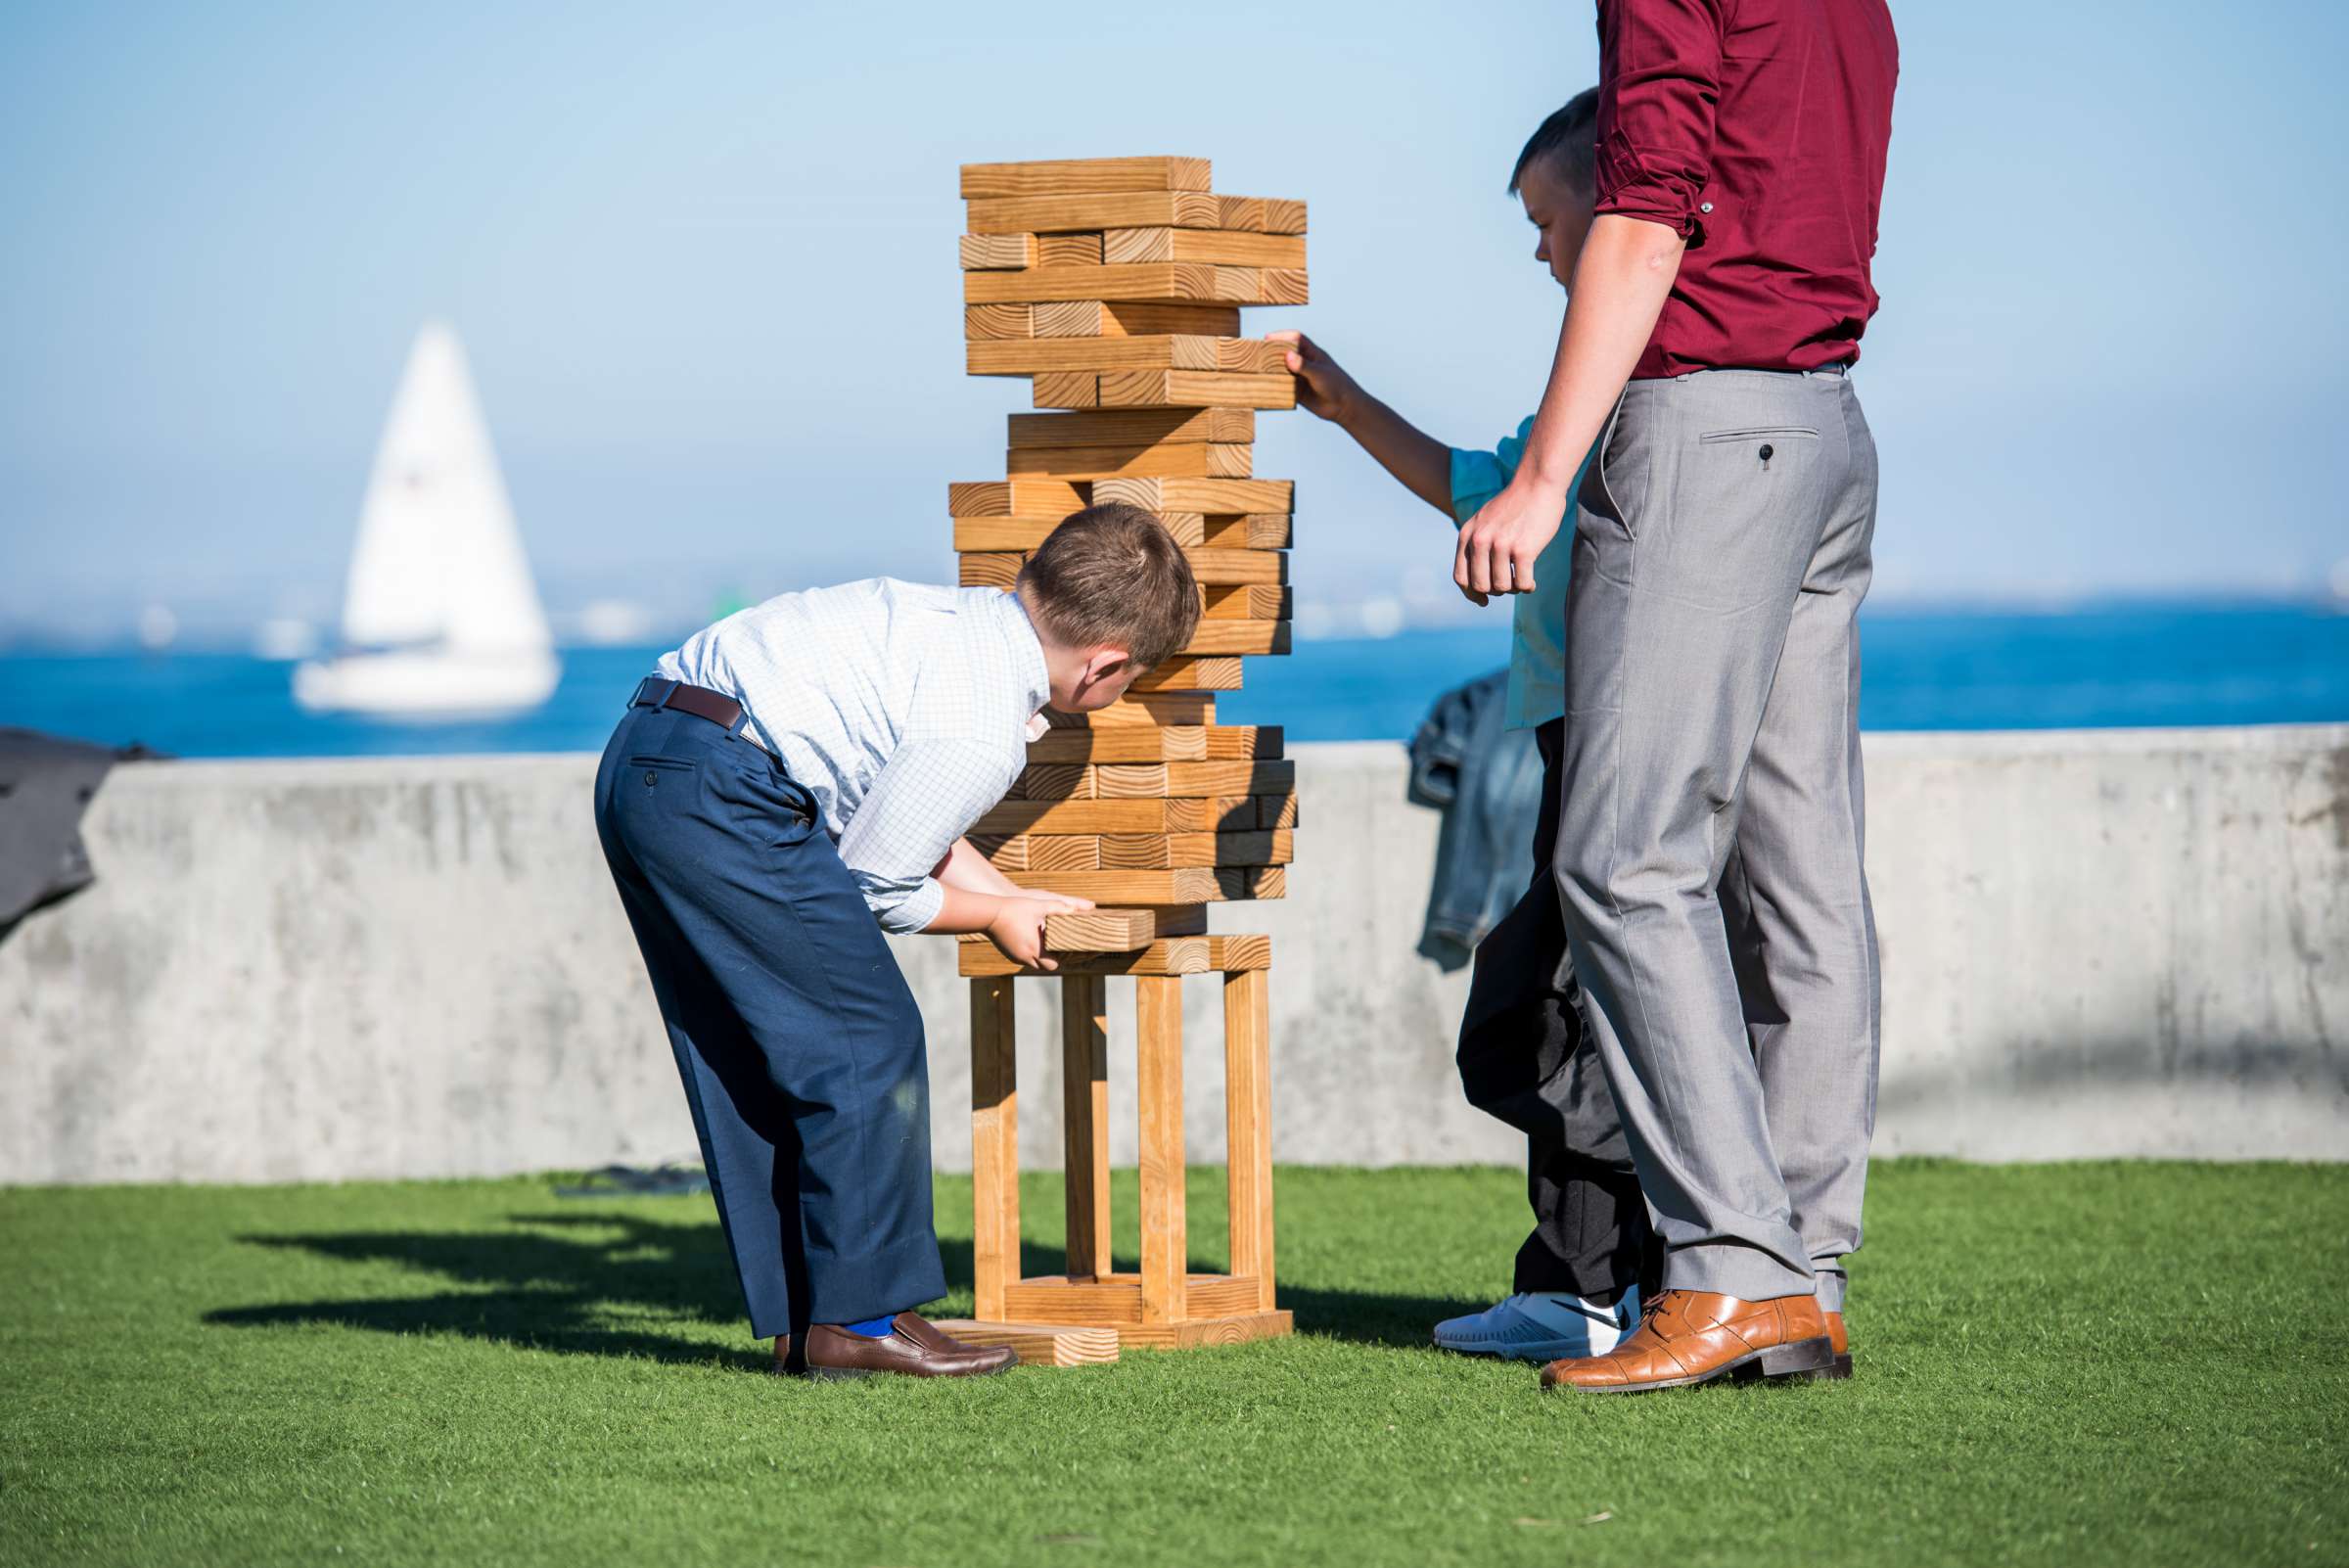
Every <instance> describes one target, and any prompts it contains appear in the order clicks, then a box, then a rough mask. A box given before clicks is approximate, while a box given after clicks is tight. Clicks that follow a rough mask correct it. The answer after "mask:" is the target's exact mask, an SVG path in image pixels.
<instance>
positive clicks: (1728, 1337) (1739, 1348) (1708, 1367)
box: [1542, 1290, 1835, 1394]
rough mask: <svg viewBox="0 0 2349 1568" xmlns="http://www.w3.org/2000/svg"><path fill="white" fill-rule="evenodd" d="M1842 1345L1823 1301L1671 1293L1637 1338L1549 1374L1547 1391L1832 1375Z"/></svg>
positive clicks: (1547, 1369)
mask: <svg viewBox="0 0 2349 1568" xmlns="http://www.w3.org/2000/svg"><path fill="white" fill-rule="evenodd" d="M1834 1362H1835V1348H1834V1344H1833V1342H1832V1341H1831V1340H1829V1339H1828V1337H1827V1325H1826V1321H1825V1319H1824V1318H1823V1317H1822V1316H1821V1315H1820V1314H1819V1298H1818V1297H1817V1296H1776V1297H1773V1298H1772V1299H1771V1300H1769V1301H1740V1300H1738V1299H1737V1298H1736V1297H1734V1296H1719V1295H1714V1294H1712V1293H1711V1292H1708V1291H1699V1290H1667V1291H1664V1292H1663V1293H1662V1294H1660V1295H1658V1296H1657V1297H1656V1299H1655V1301H1654V1303H1653V1304H1652V1305H1651V1306H1649V1308H1648V1310H1647V1314H1646V1315H1645V1317H1643V1318H1642V1319H1641V1321H1640V1324H1639V1327H1638V1329H1637V1330H1636V1331H1635V1332H1634V1333H1633V1335H1632V1337H1631V1338H1629V1339H1627V1340H1625V1341H1624V1342H1623V1343H1622V1344H1620V1345H1618V1346H1616V1347H1615V1349H1614V1350H1612V1351H1610V1352H1608V1353H1607V1354H1606V1355H1604V1356H1579V1357H1573V1358H1570V1359H1568V1360H1558V1361H1552V1362H1550V1363H1549V1364H1548V1365H1547V1366H1544V1367H1543V1368H1542V1386H1543V1388H1578V1389H1583V1390H1585V1391H1587V1392H1589V1393H1592V1394H1639V1393H1644V1392H1646V1391H1647V1390H1649V1389H1657V1388H1685V1387H1687V1386H1688V1385H1689V1384H1691V1383H1709V1382H1711V1381H1712V1380H1713V1379H1715V1378H1717V1377H1734V1378H1737V1379H1738V1380H1740V1381H1745V1380H1749V1379H1754V1378H1765V1377H1796V1376H1802V1375H1805V1374H1812V1375H1816V1374H1817V1373H1819V1372H1820V1371H1822V1370H1825V1369H1828V1368H1831V1367H1832V1366H1833V1365H1834Z"/></svg>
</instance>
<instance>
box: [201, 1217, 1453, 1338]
mask: <svg viewBox="0 0 2349 1568" xmlns="http://www.w3.org/2000/svg"><path fill="white" fill-rule="evenodd" d="M511 1219H512V1223H513V1225H514V1226H515V1227H516V1228H513V1229H506V1230H459V1231H415V1230H349V1231H335V1232H320V1233H310V1234H291V1235H248V1236H241V1237H239V1238H238V1240H240V1241H241V1242H243V1243H245V1244H246V1245H248V1246H254V1247H266V1248H271V1249H276V1250H283V1251H298V1252H303V1253H308V1254H310V1255H312V1256H314V1257H321V1258H331V1259H335V1260H337V1261H340V1262H344V1263H350V1264H392V1265H396V1266H398V1267H400V1268H406V1269H410V1270H414V1271H416V1272H419V1273H424V1274H430V1275H433V1276H435V1279H436V1283H437V1284H438V1287H439V1288H438V1289H435V1290H432V1291H429V1292H427V1293H424V1294H419V1295H407V1296H360V1297H352V1298H348V1299H342V1300H331V1301H307V1302H286V1303H278V1304H271V1305H266V1306H254V1307H231V1308H222V1309H219V1310H217V1311H214V1312H210V1313H207V1314H205V1316H204V1321H206V1322H207V1323H216V1324H222V1325H226V1326H229V1327H238V1328H252V1327H265V1326H271V1325H277V1324H286V1323H331V1324H337V1325H341V1326H344V1327H348V1328H360V1329H367V1330H370V1331H372V1332H376V1333H385V1334H461V1335H464V1336H466V1337H468V1338H472V1339H481V1340H488V1341H492V1342H494V1343H497V1344H503V1345H515V1346H524V1347H528V1348H530V1349H534V1350H545V1351H554V1352H557V1353H559V1354H564V1355H576V1356H614V1357H637V1358H642V1359H646V1360H657V1361H665V1362H672V1363H679V1364H687V1363H689V1364H693V1365H702V1366H706V1365H711V1364H719V1365H727V1366H736V1367H740V1368H744V1369H747V1370H764V1369H765V1368H766V1367H767V1366H768V1365H769V1364H770V1358H769V1355H768V1354H767V1353H765V1352H764V1351H749V1350H732V1349H725V1348H721V1347H717V1346H714V1345H712V1344H711V1343H710V1342H708V1341H707V1340H703V1339H690V1338H682V1337H677V1336H672V1335H668V1334H664V1333H662V1332H660V1331H659V1329H658V1328H657V1327H654V1326H650V1325H647V1326H630V1325H627V1324H625V1323H616V1322H615V1321H614V1320H613V1319H614V1317H615V1315H616V1314H617V1315H620V1316H622V1317H624V1316H625V1315H627V1314H629V1313H630V1312H631V1311H638V1312H644V1311H649V1312H651V1313H653V1314H659V1315H662V1316H668V1317H680V1318H688V1319H691V1320H693V1321H696V1322H702V1323H719V1324H739V1323H741V1322H742V1320H743V1304H742V1291H741V1287H740V1285H739V1284H738V1283H737V1281H736V1279H735V1276H734V1268H733V1264H732V1261H731V1260H730V1259H729V1258H728V1256H727V1254H726V1250H725V1246H724V1244H723V1242H722V1240H721V1239H720V1235H719V1231H718V1228H717V1225H716V1222H715V1221H714V1220H710V1221H675V1220H665V1219H657V1218H653V1217H650V1216H645V1215H631V1214H625V1213H613V1212H609V1211H607V1212H603V1213H594V1214H587V1213H576V1212H574V1213H562V1214H526V1215H515V1216H513V1217H511ZM939 1253H940V1257H941V1261H942V1262H943V1263H944V1266H945V1271H946V1282H947V1285H948V1288H949V1289H957V1290H967V1289H968V1288H969V1287H970V1283H971V1244H970V1242H968V1241H965V1240H961V1239H958V1238H947V1239H942V1240H941V1241H940V1243H939ZM1020 1263H1021V1271H1022V1272H1023V1273H1025V1274H1029V1275H1036V1274H1053V1273H1058V1272H1060V1271H1061V1270H1062V1269H1064V1268H1067V1266H1068V1265H1067V1256H1066V1254H1065V1253H1064V1252H1063V1251H1062V1250H1061V1249H1059V1248H1057V1247H1052V1246H1047V1245H1039V1244H1037V1243H1036V1242H1033V1241H1029V1242H1023V1243H1022V1244H1021V1247H1020ZM1123 1267H1125V1268H1133V1267H1134V1265H1133V1263H1132V1262H1131V1261H1130V1260H1128V1261H1126V1262H1125V1263H1124V1265H1123ZM1210 1267H1211V1266H1209V1265H1208V1264H1206V1263H1205V1262H1203V1261H1201V1260H1196V1259H1194V1260H1193V1262H1192V1268H1195V1269H1199V1270H1201V1271H1207V1270H1208V1269H1209V1268H1210ZM1280 1297H1281V1305H1282V1306H1284V1307H1288V1308H1290V1309H1291V1310H1293V1311H1294V1312H1295V1313H1296V1314H1297V1326H1298V1328H1299V1329H1300V1330H1301V1331H1303V1332H1306V1333H1312V1334H1322V1335H1327V1336H1329V1337H1331V1338H1336V1339H1347V1340H1354V1341H1357V1342H1359V1343H1361V1344H1368V1345H1388V1346H1407V1347H1414V1348H1416V1347H1424V1346H1425V1345H1426V1344H1427V1342H1428V1329H1429V1327H1430V1326H1431V1325H1432V1324H1434V1323H1435V1322H1436V1320H1437V1319H1439V1318H1442V1317H1449V1316H1451V1315H1452V1314H1456V1313H1462V1312H1474V1311H1476V1310H1477V1309H1478V1308H1479V1307H1480V1306H1484V1305H1488V1304H1485V1303H1476V1302H1467V1301H1461V1300H1455V1299H1450V1298H1443V1297H1433V1296H1429V1297H1418V1296H1408V1297H1406V1296H1382V1295H1370V1294H1364V1293H1360V1292H1355V1291H1343V1290H1313V1289H1306V1288H1304V1287H1301V1286H1296V1285H1289V1286H1284V1287H1283V1288H1282V1290H1281V1292H1280Z"/></svg>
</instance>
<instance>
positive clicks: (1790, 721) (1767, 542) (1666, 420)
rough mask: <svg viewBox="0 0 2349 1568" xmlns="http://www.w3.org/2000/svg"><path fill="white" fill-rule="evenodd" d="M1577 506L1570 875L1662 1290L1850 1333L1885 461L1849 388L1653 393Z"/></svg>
mask: <svg viewBox="0 0 2349 1568" xmlns="http://www.w3.org/2000/svg"><path fill="white" fill-rule="evenodd" d="M1579 503H1580V504H1579V505H1578V507H1577V509H1576V516H1575V539H1574V585H1573V588H1572V590H1571V593H1570V603H1569V610H1568V614H1567V652H1566V689H1567V721H1566V733H1565V741H1566V749H1565V757H1564V761H1563V766H1562V768H1561V772H1562V775H1563V776H1562V779H1561V802H1560V821H1559V832H1558V839H1557V853H1556V859H1555V869H1556V872H1557V880H1558V890H1559V894H1560V897H1561V900H1562V902H1563V906H1564V911H1565V917H1566V928H1567V933H1568V937H1569V941H1570V943H1571V946H1572V952H1573V959H1574V968H1575V972H1576V974H1577V975H1578V976H1579V977H1580V979H1581V981H1582V983H1583V987H1584V990H1585V993H1586V996H1587V1003H1586V1006H1587V1010H1588V1017H1589V1024H1590V1030H1591V1038H1592V1041H1593V1043H1594V1044H1595V1046H1596V1048H1597V1050H1598V1052H1599V1059H1600V1061H1601V1062H1602V1063H1603V1064H1604V1066H1605V1068H1606V1076H1607V1082H1608V1084H1609V1086H1610V1087H1611V1088H1612V1090H1613V1091H1614V1095H1615V1099H1616V1102H1617V1104H1618V1106H1619V1107H1620V1108H1621V1111H1622V1115H1623V1120H1624V1128H1625V1132H1626V1134H1627V1136H1628V1138H1629V1141H1630V1144H1631V1151H1632V1158H1633V1160H1634V1163H1635V1165H1636V1166H1637V1168H1638V1172H1639V1179H1640V1185H1641V1188H1642V1190H1643V1191H1644V1193H1645V1194H1646V1198H1647V1203H1648V1208H1649V1212H1650V1217H1651V1221H1652V1223H1653V1225H1654V1227H1655V1230H1656V1234H1657V1237H1658V1239H1659V1240H1660V1242H1661V1243H1662V1246H1663V1249H1664V1254H1665V1256H1664V1284H1665V1286H1666V1287H1667V1288H1670V1289H1683V1290H1705V1291H1720V1292H1723V1293H1726V1294H1727V1295H1731V1296H1737V1297H1741V1298H1744V1299H1746V1300H1762V1299H1767V1298H1769V1297H1773V1296H1784V1295H1808V1294H1812V1293H1813V1292H1814V1291H1816V1292H1817V1293H1818V1294H1819V1297H1820V1298H1821V1300H1820V1306H1821V1308H1822V1309H1823V1310H1826V1311H1830V1312H1835V1311H1840V1310H1841V1309H1842V1305H1843V1292H1844V1272H1843V1261H1842V1260H1843V1257H1844V1255H1845V1254H1847V1253H1850V1252H1853V1251H1855V1250H1857V1249H1858V1247H1859V1245H1860V1204H1861V1192H1862V1188H1863V1186H1864V1184H1865V1180H1866V1175H1867V1142H1868V1136H1869V1133H1870V1131H1871V1130H1872V1129H1873V1126H1874V1122H1875V1100H1876V1057H1877V1037H1878V997H1879V990H1878V984H1877V973H1876V940H1875V921H1874V916H1873V914H1872V913H1871V911H1870V909H1869V906H1868V898H1867V881H1866V877H1865V874H1864V872H1863V870H1862V859H1863V848H1862V802H1861V777H1860V736H1859V726H1858V722H1857V709H1858V704H1859V696H1860V638H1859V631H1858V627H1857V626H1856V624H1855V622H1854V617H1855V615H1856V613H1857V612H1858V610H1859V608H1860V601H1861V599H1862V598H1863V597H1864V596H1865V594H1866V591H1867V582H1868V574H1869V548H1870V542H1871V538H1872V535H1873V533H1874V530H1875V516H1876V453H1875V443H1874V442H1873V440H1872V439H1871V438H1869V436H1868V431H1867V422H1866V420H1865V417H1864V416H1863V415H1862V413H1861V411H1860V403H1859V400H1858V398H1857V397H1855V396H1854V394H1853V392H1852V387H1851V383H1850V381H1849V380H1848V379H1847V378H1846V377H1844V376H1842V375H1839V374H1836V373H1834V372H1829V371H1814V372H1807V373H1806V372H1773V371H1752V370H1716V371H1702V372H1697V373H1694V374H1690V375H1685V376H1679V377H1672V378H1666V379H1659V380H1653V381H1635V382H1633V383H1632V384H1631V386H1630V387H1629V388H1627V389H1626V390H1625V392H1624V395H1623V400H1622V402H1621V404H1620V405H1619V406H1618V407H1617V409H1616V412H1615V418H1614V420H1613V422H1612V423H1611V424H1610V426H1609V428H1608V431H1607V434H1606V435H1605V437H1603V438H1601V440H1600V442H1599V457H1598V460H1597V461H1595V462H1593V463H1592V464H1591V465H1590V469H1589V474H1588V475H1587V477H1586V479H1585V481H1584V484H1583V490H1582V494H1581V496H1580V497H1579Z"/></svg>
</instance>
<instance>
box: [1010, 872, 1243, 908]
mask: <svg viewBox="0 0 2349 1568" xmlns="http://www.w3.org/2000/svg"><path fill="white" fill-rule="evenodd" d="M1029 874H1030V875H1033V874H1034V873H1029ZM1172 874H1174V875H1177V876H1179V875H1181V873H1180V872H1175V873H1172ZM1076 875H1079V876H1096V877H1105V876H1109V875H1112V873H1111V872H1107V871H1090V872H1083V871H1081V872H1078V873H1076ZM1215 877H1216V892H1217V897H1219V898H1221V899H1230V900H1234V901H1238V900H1243V899H1285V898H1287V897H1288V896H1289V873H1288V868H1287V867H1286V866H1277V865H1242V866H1219V867H1218V868H1217V869H1216V873H1215ZM1080 897H1082V895H1080Z"/></svg>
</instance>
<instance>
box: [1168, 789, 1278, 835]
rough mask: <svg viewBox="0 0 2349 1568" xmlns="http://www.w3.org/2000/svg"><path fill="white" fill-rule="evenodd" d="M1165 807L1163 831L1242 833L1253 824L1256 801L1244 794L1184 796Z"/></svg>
mask: <svg viewBox="0 0 2349 1568" xmlns="http://www.w3.org/2000/svg"><path fill="white" fill-rule="evenodd" d="M1161 804H1163V805H1164V806H1165V807H1166V808H1167V809H1166V818H1165V822H1164V824H1163V825H1162V826H1161V827H1160V828H1159V829H1158V831H1160V832H1164V833H1245V832H1248V831H1250V830H1251V829H1253V828H1254V827H1255V826H1256V814H1257V813H1256V800H1255V797H1253V796H1248V795H1198V796H1184V797H1181V798H1179V799H1176V800H1171V801H1166V802H1163V803H1161Z"/></svg>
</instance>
